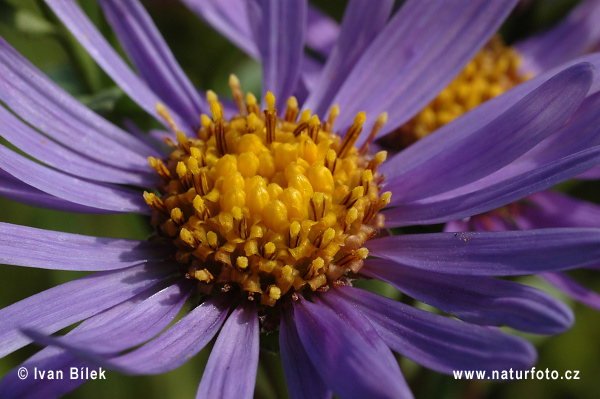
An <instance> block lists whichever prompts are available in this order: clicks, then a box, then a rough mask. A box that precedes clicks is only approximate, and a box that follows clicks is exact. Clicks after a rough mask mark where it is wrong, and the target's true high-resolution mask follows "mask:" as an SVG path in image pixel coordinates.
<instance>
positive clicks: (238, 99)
mask: <svg viewBox="0 0 600 399" xmlns="http://www.w3.org/2000/svg"><path fill="white" fill-rule="evenodd" d="M229 87H230V88H231V93H232V94H233V101H235V105H237V107H238V111H240V115H242V116H246V115H247V110H246V104H245V103H244V93H242V90H241V89H240V80H239V79H238V78H237V76H235V75H234V74H231V75H229Z"/></svg>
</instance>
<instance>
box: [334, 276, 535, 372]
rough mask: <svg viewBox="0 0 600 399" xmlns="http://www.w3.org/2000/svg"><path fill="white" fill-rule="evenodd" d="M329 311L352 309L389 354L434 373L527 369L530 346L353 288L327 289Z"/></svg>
mask: <svg viewBox="0 0 600 399" xmlns="http://www.w3.org/2000/svg"><path fill="white" fill-rule="evenodd" d="M322 298H323V299H324V301H325V302H326V303H328V304H329V306H331V307H332V308H334V307H338V306H346V307H347V306H355V307H357V308H358V309H359V310H360V311H361V313H362V314H363V315H364V316H366V317H367V319H369V321H370V322H371V323H372V324H373V327H375V329H376V330H377V333H378V334H379V335H380V336H381V338H382V339H383V341H384V342H385V343H386V344H387V345H388V346H390V348H392V349H393V350H394V351H396V352H398V353H400V354H401V355H403V356H406V357H408V358H409V359H411V360H413V361H415V362H417V363H419V364H422V365H423V366H425V367H427V368H430V369H433V370H435V371H438V372H441V373H446V374H452V371H453V370H508V369H510V368H514V369H517V370H518V369H525V368H529V367H531V366H532V365H533V364H534V363H535V360H536V352H535V349H534V348H533V346H532V345H531V344H530V343H529V342H528V341H526V340H524V339H522V338H517V337H513V336H510V335H508V334H504V333H502V332H501V331H499V330H495V329H489V328H485V327H479V326H475V325H473V324H470V323H464V322H460V321H457V320H454V319H451V318H449V317H444V316H440V315H437V314H433V313H429V312H425V311H423V310H420V309H416V308H414V307H412V306H408V305H405V304H403V303H400V302H397V301H393V300H391V299H387V298H384V297H382V296H379V295H376V294H373V293H371V292H368V291H364V290H360V289H357V288H352V287H345V288H335V289H332V290H329V291H328V292H327V293H326V294H324V295H322Z"/></svg>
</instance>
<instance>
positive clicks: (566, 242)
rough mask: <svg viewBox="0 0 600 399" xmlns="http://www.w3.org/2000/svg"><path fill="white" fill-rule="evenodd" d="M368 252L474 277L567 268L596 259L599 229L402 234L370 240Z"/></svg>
mask: <svg viewBox="0 0 600 399" xmlns="http://www.w3.org/2000/svg"><path fill="white" fill-rule="evenodd" d="M366 247H367V248H368V249H369V255H373V256H378V257H382V258H385V259H389V260H392V261H394V262H398V263H401V264H403V265H406V266H411V267H415V268H418V269H422V270H430V271H436V272H443V273H452V274H466V275H472V276H517V275H524V274H538V273H543V272H547V271H558V270H568V269H574V268H578V267H585V266H587V265H590V264H593V263H594V262H595V261H597V260H598V258H600V228H564V229H540V230H527V231H500V232H495V231H494V232H467V233H432V234H406V235H398V236H390V237H384V238H379V239H375V240H369V241H367V243H366Z"/></svg>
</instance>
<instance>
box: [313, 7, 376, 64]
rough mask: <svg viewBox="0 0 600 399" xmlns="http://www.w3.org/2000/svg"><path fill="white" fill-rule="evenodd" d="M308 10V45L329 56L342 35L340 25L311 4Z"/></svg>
mask: <svg viewBox="0 0 600 399" xmlns="http://www.w3.org/2000/svg"><path fill="white" fill-rule="evenodd" d="M375 6H376V5H375ZM306 11H307V13H306V17H307V18H306V45H307V46H308V47H309V48H311V49H313V50H314V51H316V52H317V53H319V54H320V55H322V56H323V57H327V56H328V55H329V53H331V50H332V49H333V47H334V46H335V43H336V42H337V40H338V37H340V27H339V26H338V23H337V22H336V21H335V20H334V19H333V18H331V17H330V16H328V15H327V14H325V13H324V12H322V11H320V10H319V9H318V8H316V7H314V6H312V5H311V4H309V5H308V8H307V10H306Z"/></svg>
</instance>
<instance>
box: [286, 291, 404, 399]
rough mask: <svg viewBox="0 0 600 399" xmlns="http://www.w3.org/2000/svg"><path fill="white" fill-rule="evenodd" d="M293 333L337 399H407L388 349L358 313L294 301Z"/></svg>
mask: <svg viewBox="0 0 600 399" xmlns="http://www.w3.org/2000/svg"><path fill="white" fill-rule="evenodd" d="M293 305H294V316H295V319H296V328H297V330H298V335H299V337H300V341H301V342H302V345H303V346H304V350H305V351H306V353H307V354H308V356H309V357H310V360H311V361H312V363H313V365H314V366H315V368H316V369H317V370H318V371H319V373H320V376H321V378H323V380H324V381H325V383H326V384H327V386H329V387H330V388H331V389H332V390H333V392H334V393H335V394H336V395H338V396H339V397H340V398H372V397H377V398H399V397H402V398H411V397H412V394H411V392H410V389H409V388H408V386H407V385H406V382H405V381H404V378H403V376H402V372H401V371H400V368H399V366H398V363H397V362H396V359H395V358H394V356H393V355H392V353H391V351H390V349H389V348H388V347H387V346H386V345H385V343H384V342H383V341H382V340H381V338H380V337H379V335H378V334H377V332H376V331H375V329H374V328H373V326H371V324H370V323H369V321H368V320H367V319H366V318H365V317H364V316H362V315H361V314H360V313H359V312H358V311H357V310H354V311H353V312H349V311H347V309H345V308H344V309H342V308H336V309H335V311H334V310H332V309H329V308H328V307H326V306H323V305H317V304H313V303H311V302H308V301H306V300H302V301H296V302H294V304H293Z"/></svg>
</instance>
